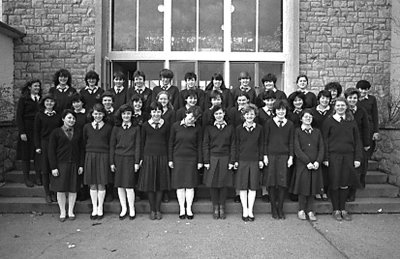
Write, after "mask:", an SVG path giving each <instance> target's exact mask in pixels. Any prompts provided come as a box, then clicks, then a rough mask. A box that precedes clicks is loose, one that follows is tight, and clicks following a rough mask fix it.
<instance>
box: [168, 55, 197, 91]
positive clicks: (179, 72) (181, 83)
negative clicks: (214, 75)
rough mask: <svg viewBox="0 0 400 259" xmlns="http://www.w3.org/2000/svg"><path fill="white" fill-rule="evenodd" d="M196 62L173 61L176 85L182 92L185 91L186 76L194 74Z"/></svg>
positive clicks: (172, 67)
mask: <svg viewBox="0 0 400 259" xmlns="http://www.w3.org/2000/svg"><path fill="white" fill-rule="evenodd" d="M194 65H195V63H194V62H189V61H188V62H185V61H171V62H170V69H171V70H172V71H173V72H174V83H175V85H176V86H177V87H178V88H179V89H180V90H181V89H185V86H186V84H185V74H186V73H187V72H194V69H195V67H194Z"/></svg>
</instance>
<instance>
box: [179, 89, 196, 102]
mask: <svg viewBox="0 0 400 259" xmlns="http://www.w3.org/2000/svg"><path fill="white" fill-rule="evenodd" d="M189 96H193V97H196V99H199V96H198V95H197V92H196V91H195V90H193V89H190V90H187V91H185V92H183V95H182V97H183V100H186V99H187V98H188V97H189Z"/></svg>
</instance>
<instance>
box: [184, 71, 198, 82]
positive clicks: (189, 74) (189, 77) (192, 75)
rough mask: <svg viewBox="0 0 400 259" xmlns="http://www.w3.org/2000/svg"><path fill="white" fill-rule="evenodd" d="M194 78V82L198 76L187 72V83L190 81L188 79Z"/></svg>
mask: <svg viewBox="0 0 400 259" xmlns="http://www.w3.org/2000/svg"><path fill="white" fill-rule="evenodd" d="M192 78H193V79H194V80H197V75H196V74H195V73H194V72H187V73H186V74H185V81H186V80H188V79H192Z"/></svg>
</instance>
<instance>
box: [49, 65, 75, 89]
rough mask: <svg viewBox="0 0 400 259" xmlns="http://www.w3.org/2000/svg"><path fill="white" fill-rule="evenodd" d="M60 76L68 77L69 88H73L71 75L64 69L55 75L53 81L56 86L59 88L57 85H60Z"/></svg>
mask: <svg viewBox="0 0 400 259" xmlns="http://www.w3.org/2000/svg"><path fill="white" fill-rule="evenodd" d="M60 76H66V77H68V81H67V85H68V86H69V87H71V82H72V76H71V73H70V72H69V71H68V70H66V69H64V68H62V69H60V70H58V71H57V72H56V73H55V74H54V79H53V82H54V86H57V85H59V84H60V81H59V80H58V78H59V77H60Z"/></svg>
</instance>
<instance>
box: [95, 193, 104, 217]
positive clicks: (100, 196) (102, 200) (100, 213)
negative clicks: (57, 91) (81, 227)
mask: <svg viewBox="0 0 400 259" xmlns="http://www.w3.org/2000/svg"><path fill="white" fill-rule="evenodd" d="M97 196H98V197H99V207H98V209H97V215H99V216H103V204H104V198H105V197H106V190H99V191H98V195H97Z"/></svg>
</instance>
